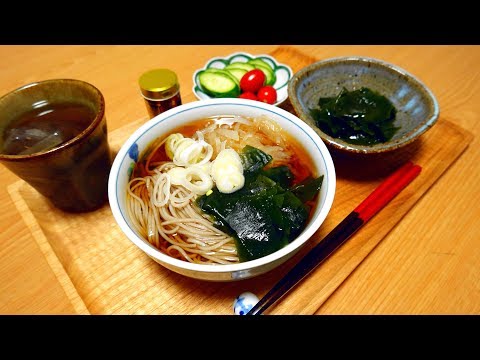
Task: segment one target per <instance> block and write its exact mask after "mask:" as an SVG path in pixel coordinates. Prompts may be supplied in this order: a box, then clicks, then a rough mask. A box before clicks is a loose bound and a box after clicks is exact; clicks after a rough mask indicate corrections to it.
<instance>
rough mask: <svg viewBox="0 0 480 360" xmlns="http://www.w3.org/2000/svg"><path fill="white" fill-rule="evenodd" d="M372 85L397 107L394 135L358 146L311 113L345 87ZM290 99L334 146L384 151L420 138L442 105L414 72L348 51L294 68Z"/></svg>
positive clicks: (343, 149)
mask: <svg viewBox="0 0 480 360" xmlns="http://www.w3.org/2000/svg"><path fill="white" fill-rule="evenodd" d="M343 87H345V88H346V89H347V90H349V91H352V90H357V89H359V88H361V87H368V88H370V89H371V90H374V91H377V92H379V93H380V94H382V95H384V96H385V97H387V98H388V99H389V100H390V101H391V102H392V103H393V105H394V106H395V108H396V109H397V115H396V119H395V122H394V125H395V126H397V127H400V129H399V130H398V131H397V132H396V134H395V135H394V136H393V138H392V139H391V140H390V141H388V142H385V143H379V144H375V145H355V144H350V143H347V142H345V141H343V140H342V139H339V138H334V137H331V136H330V135H328V134H326V133H324V132H323V131H321V130H320V129H319V128H318V127H317V126H316V125H315V121H314V119H313V118H312V116H311V115H310V110H309V109H311V108H315V107H318V99H319V98H320V97H332V96H336V95H338V94H339V93H340V91H341V90H342V88H343ZM288 96H289V98H290V102H291V104H292V106H293V108H294V110H295V112H296V113H297V115H298V117H300V118H301V119H302V120H303V121H304V122H306V123H307V124H308V125H310V126H311V127H312V128H313V129H314V130H315V132H316V133H317V134H318V135H319V136H320V137H321V138H322V140H324V141H325V143H326V144H327V145H329V146H331V147H333V148H336V149H339V150H341V151H344V152H349V153H362V154H371V153H383V152H388V151H392V150H396V149H399V148H401V147H403V146H405V145H407V144H409V143H411V142H413V141H414V140H415V139H417V138H418V137H419V136H420V135H421V134H423V133H424V132H425V131H427V130H428V129H429V128H431V127H432V126H433V125H434V124H435V122H436V121H437V119H438V116H439V107H438V102H437V100H436V99H435V96H434V95H433V93H432V92H431V91H430V90H429V89H428V88H427V86H425V84H423V83H422V82H421V81H420V80H419V79H417V78H416V77H415V76H413V75H412V74H409V73H408V72H407V71H405V70H403V69H401V68H399V67H397V66H395V65H393V64H390V63H387V62H385V61H382V60H378V59H373V58H368V57H358V56H348V57H337V58H331V59H326V60H322V61H318V62H316V63H313V64H311V65H309V66H307V67H304V68H303V69H301V70H300V71H298V72H297V73H295V74H294V75H293V77H292V79H291V80H290V82H289V85H288Z"/></svg>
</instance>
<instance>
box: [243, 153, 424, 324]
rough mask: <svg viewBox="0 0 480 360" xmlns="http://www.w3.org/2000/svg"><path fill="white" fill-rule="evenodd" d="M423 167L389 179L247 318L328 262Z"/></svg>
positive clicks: (408, 166)
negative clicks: (325, 261) (324, 262)
mask: <svg viewBox="0 0 480 360" xmlns="http://www.w3.org/2000/svg"><path fill="white" fill-rule="evenodd" d="M421 170H422V168H421V167H420V166H419V165H414V164H413V163H412V162H411V161H408V162H407V163H406V164H404V165H403V166H401V167H400V168H399V169H397V170H396V171H395V172H394V173H393V174H391V175H390V176H389V177H388V178H386V179H385V180H384V181H383V182H382V183H381V184H380V185H379V186H378V187H377V188H376V189H375V190H374V191H373V192H372V193H371V194H370V195H368V196H367V198H365V200H363V201H362V202H361V203H360V205H358V206H357V207H356V208H355V209H354V210H353V211H352V212H351V213H350V214H348V215H347V217H346V218H345V219H343V220H342V222H340V223H339V224H338V225H337V226H336V227H335V228H334V229H333V230H332V231H331V232H330V233H329V234H328V235H327V236H326V237H325V238H324V239H323V240H322V241H320V243H318V244H317V245H316V246H315V247H314V248H313V249H312V250H310V252H308V253H307V255H306V256H305V257H304V258H303V259H302V260H300V262H299V263H298V264H297V265H295V266H294V267H293V269H292V270H290V271H289V272H288V273H287V275H286V276H285V277H283V278H282V279H281V280H280V281H279V282H278V283H277V284H276V285H275V286H274V287H273V288H272V289H271V290H270V291H269V292H268V293H267V294H266V295H265V296H264V297H263V298H261V299H260V301H259V302H258V303H257V304H256V305H255V306H254V307H253V308H252V309H250V311H249V312H248V313H247V314H246V315H260V314H262V313H263V312H264V311H265V310H267V309H268V308H269V307H270V306H271V305H272V304H274V303H275V302H276V301H277V300H279V299H280V298H281V297H282V296H284V295H285V294H286V293H287V292H289V291H290V290H291V289H292V288H293V287H294V286H295V285H296V284H297V283H299V282H300V281H301V280H302V279H303V278H304V277H306V276H307V275H308V274H309V273H310V272H312V271H313V269H315V268H316V267H317V266H318V265H320V264H321V263H322V262H323V261H324V260H325V259H327V258H328V257H329V256H330V255H331V254H332V253H333V252H334V251H335V250H336V249H337V248H338V247H340V245H342V244H343V243H344V242H345V241H346V240H347V239H348V238H350V236H352V235H353V234H354V233H355V232H356V231H357V230H358V229H360V228H361V227H362V226H363V225H364V224H365V223H366V222H367V221H368V220H370V219H371V218H372V217H373V216H374V215H375V214H376V213H377V212H379V211H380V210H381V209H382V208H383V207H384V206H385V205H387V204H388V203H389V202H390V200H392V199H393V198H394V197H395V196H396V195H397V194H398V193H400V191H402V190H403V189H404V188H405V187H406V186H407V185H408V184H410V182H411V181H412V180H413V179H415V178H416V177H417V175H418V174H419V173H420V171H421Z"/></svg>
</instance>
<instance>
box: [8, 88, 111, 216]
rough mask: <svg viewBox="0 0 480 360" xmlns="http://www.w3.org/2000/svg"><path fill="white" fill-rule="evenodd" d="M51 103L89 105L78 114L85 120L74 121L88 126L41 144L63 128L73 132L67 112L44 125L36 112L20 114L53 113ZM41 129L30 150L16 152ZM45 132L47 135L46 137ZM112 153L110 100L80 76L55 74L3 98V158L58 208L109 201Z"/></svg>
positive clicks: (91, 206)
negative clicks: (56, 76)
mask: <svg viewBox="0 0 480 360" xmlns="http://www.w3.org/2000/svg"><path fill="white" fill-rule="evenodd" d="M49 106H50V107H49ZM52 106H53V107H55V106H56V107H57V108H61V107H62V106H63V107H65V106H73V107H75V106H79V107H81V108H82V109H85V108H86V110H87V111H88V114H89V116H88V117H85V118H83V119H82V118H81V117H82V115H78V114H76V116H77V118H78V117H79V116H80V119H76V120H75V121H78V120H81V121H83V125H82V127H81V128H80V130H78V126H77V130H76V132H74V133H73V134H76V135H74V137H73V138H70V139H68V137H66V136H65V137H64V138H67V140H66V141H63V142H61V141H59V140H55V141H56V142H53V140H52V141H50V144H48V146H47V147H46V148H42V146H43V145H44V144H46V143H48V142H49V139H50V138H51V139H56V136H57V135H58V134H59V133H62V131H63V132H67V133H68V132H69V131H70V130H69V129H70V128H73V127H74V125H75V124H74V121H73V120H71V119H70V116H67V115H68V112H67V113H62V114H67V115H62V116H63V117H59V118H58V119H57V120H60V121H57V122H56V123H55V124H49V125H48V126H46V127H45V128H42V129H41V130H39V129H37V128H36V127H37V126H38V125H35V124H36V121H37V118H36V117H33V118H32V117H30V118H29V122H28V123H27V122H24V123H22V122H20V121H19V119H23V118H22V116H23V117H25V114H31V113H32V111H36V115H37V116H38V117H41V115H42V114H44V113H48V112H52V111H53V110H51V109H52ZM39 109H40V110H39ZM42 109H46V110H45V111H42ZM67 110H68V109H67ZM32 119H33V120H32ZM22 121H23V120H22ZM17 124H18V125H17ZM22 124H30V125H22ZM28 126H32V127H33V128H34V129H33V130H32V129H29V128H28ZM26 128H27V129H26ZM78 131H79V132H78ZM38 134H40V135H39V139H40V140H39V141H37V143H36V144H34V145H32V146H31V147H30V151H18V149H16V150H15V151H12V149H13V148H14V147H15V146H17V145H15V144H17V143H18V142H19V141H20V140H22V141H25V142H26V143H27V142H29V141H30V142H32V141H33V140H32V137H33V138H34V137H35V136H37V135H38ZM45 134H47V135H45ZM48 134H52V135H51V136H48ZM41 136H44V138H43V140H42V138H41ZM62 139H63V138H62ZM34 140H35V141H36V140H38V139H34ZM12 144H13V145H12ZM28 145H29V146H30V145H31V144H30V143H29V144H28ZM17 148H18V146H17ZM27 150H28V149H27ZM29 152H30V153H29ZM111 158H112V156H111V152H110V148H109V144H108V138H107V123H106V118H105V100H104V97H103V95H102V93H101V92H100V91H99V90H98V89H97V88H96V87H95V86H93V85H92V84H89V83H87V82H84V81H81V80H75V79H51V80H45V81H40V82H35V83H32V84H28V85H25V86H22V87H20V88H18V89H16V90H13V91H12V92H10V93H8V94H6V95H4V96H3V97H1V98H0V162H1V163H2V164H3V165H5V166H6V167H7V168H8V169H9V170H10V171H12V172H13V173H15V174H16V175H17V176H18V177H20V178H22V179H23V180H25V181H26V182H27V183H29V184H30V185H31V186H33V187H34V188H35V189H36V190H37V191H38V192H40V193H41V194H42V195H44V196H45V197H46V198H48V199H49V200H50V201H51V203H52V204H53V205H54V206H56V207H57V208H59V209H61V210H63V211H67V212H87V211H93V210H95V209H98V208H100V207H101V206H102V205H103V204H105V203H106V201H107V200H108V196H107V184H108V175H109V171H110V167H111Z"/></svg>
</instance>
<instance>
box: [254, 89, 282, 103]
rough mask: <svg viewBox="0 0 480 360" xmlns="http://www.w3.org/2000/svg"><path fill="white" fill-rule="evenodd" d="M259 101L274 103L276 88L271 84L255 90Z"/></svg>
mask: <svg viewBox="0 0 480 360" xmlns="http://www.w3.org/2000/svg"><path fill="white" fill-rule="evenodd" d="M257 97H258V100H259V101H263V102H266V103H267V104H275V102H276V101H277V90H275V88H274V87H273V86H270V85H268V86H264V87H262V88H260V90H258V92H257Z"/></svg>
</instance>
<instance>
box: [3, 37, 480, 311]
mask: <svg viewBox="0 0 480 360" xmlns="http://www.w3.org/2000/svg"><path fill="white" fill-rule="evenodd" d="M277 48H278V46H276V45H266V46H248V45H247V46H239V45H227V46H224V45H221V46H220V45H215V46H207V45H205V46H193V45H191V46H173V45H172V46H123V45H109V46H87V45H85V46H83V45H82V46H0V55H1V56H0V78H1V79H2V82H1V84H0V92H1V93H5V92H7V91H10V90H12V89H14V88H16V87H18V86H21V85H24V84H26V83H28V82H31V81H35V80H42V79H47V78H53V77H73V78H79V79H83V80H87V81H90V82H92V83H93V84H95V85H96V86H98V87H99V88H100V90H101V91H102V92H103V93H104V95H105V99H106V104H107V108H106V112H107V121H108V124H109V130H111V131H113V130H115V129H118V128H121V127H123V126H125V125H128V124H129V123H131V122H132V119H139V118H141V117H143V116H145V115H146V109H145V106H144V104H143V100H142V99H141V96H140V95H139V92H138V84H137V79H138V76H139V75H140V74H141V73H142V72H143V71H145V70H148V69H150V68H153V67H160V66H161V67H169V68H172V69H174V70H175V71H176V72H177V74H178V76H179V79H180V85H181V91H182V98H183V99H184V102H189V101H192V100H195V98H194V96H193V95H192V94H191V86H192V81H191V75H192V73H193V72H194V71H195V70H196V69H197V68H198V67H201V66H203V65H204V63H205V62H206V61H207V59H208V58H209V57H212V56H225V55H228V54H230V53H232V52H235V51H239V50H241V51H248V52H250V53H254V54H261V53H271V52H272V51H275V49H277ZM291 48H294V49H297V50H300V51H301V52H303V53H305V54H308V55H309V56H310V57H311V58H312V59H323V58H329V57H334V56H340V55H365V56H371V57H376V58H380V59H383V60H386V61H389V62H392V63H395V64H396V65H398V66H400V67H403V68H404V69H407V70H408V71H409V72H410V73H412V74H414V75H416V76H417V77H418V78H419V79H420V80H421V81H423V82H424V83H425V84H426V85H427V86H428V87H430V89H431V90H432V91H433V93H434V94H435V95H436V97H437V99H438V101H439V104H440V111H441V119H445V120H448V122H451V123H455V124H457V125H459V126H461V127H462V128H464V129H466V130H467V131H469V132H471V133H472V134H474V136H475V138H474V139H473V141H472V143H471V145H470V146H469V147H468V148H467V149H466V150H465V152H464V154H463V155H462V156H461V157H460V158H459V159H458V160H457V161H455V162H454V163H453V164H451V165H450V166H449V169H448V170H447V171H446V172H445V173H444V174H443V176H442V177H441V178H440V179H439V180H437V181H436V182H435V184H434V186H433V187H432V188H431V189H430V190H429V191H428V193H426V194H425V195H424V196H423V197H422V198H421V199H419V201H418V202H417V203H416V204H415V206H414V207H413V208H412V209H411V210H410V211H409V213H408V214H407V215H406V216H404V217H403V219H402V220H401V222H399V223H398V224H397V225H396V227H395V228H394V229H393V230H392V231H390V232H389V233H388V234H387V236H386V237H385V238H384V239H383V240H382V242H381V243H380V244H379V245H378V246H376V247H375V248H374V251H372V252H371V253H370V255H369V256H368V257H367V258H366V259H364V260H363V261H362V262H361V264H360V266H358V268H357V269H356V271H355V272H354V273H353V274H350V275H349V276H348V277H347V278H346V280H345V281H343V283H342V285H341V286H340V287H339V288H337V290H336V291H335V292H333V294H332V295H331V296H330V297H329V298H328V300H327V301H325V302H324V303H323V305H322V306H321V307H320V309H319V310H318V312H317V313H318V314H351V313H355V314H369V313H386V314H389V313H394V314H395V313H400V314H401V313H439V314H448V313H463V314H478V313H480V311H479V310H480V309H479V303H480V267H479V266H478V263H479V258H480V256H479V251H480V250H479V249H480V238H479V237H478V234H479V233H480V222H478V220H477V219H478V216H479V215H480V208H479V207H478V205H477V204H478V201H479V200H480V199H479V196H480V195H479V194H480V185H479V184H478V181H475V179H478V177H479V175H480V174H479V169H480V167H479V165H478V164H479V163H480V150H479V144H478V136H477V135H478V134H479V133H480V124H479V122H478V113H479V111H480V92H479V90H480V86H479V82H478V79H479V77H480V68H479V67H478V64H479V63H480V47H479V46H419V45H417V46H407V45H402V46H389V45H381V46H378V45H375V46H373V45H361V46H331V45H328V46H318V45H312V46H292V47H291ZM292 67H293V66H292ZM439 124H440V123H439ZM432 130H433V129H432ZM447 141H448V140H447ZM0 175H1V176H0V181H1V183H2V185H3V186H0V200H1V207H2V209H1V210H2V213H1V214H0V229H1V230H0V269H1V271H0V312H1V313H25V312H30V313H57V312H71V313H75V310H74V307H73V305H72V304H71V301H70V299H69V297H68V296H67V295H66V293H65V291H64V290H63V287H62V286H61V285H60V283H59V281H58V279H57V277H56V275H55V274H54V273H53V271H52V270H51V268H50V266H49V265H48V262H47V261H46V259H45V257H44V255H43V253H42V251H41V250H40V248H39V247H38V246H37V244H36V242H35V239H34V237H33V235H32V233H31V232H30V231H29V229H27V227H26V224H25V222H24V221H23V220H22V217H21V216H20V214H18V212H17V209H16V207H15V205H14V204H13V202H12V200H11V198H10V195H9V194H8V193H7V191H6V187H7V185H9V184H11V183H13V182H15V181H17V178H15V176H13V175H12V174H10V173H9V172H8V171H7V170H6V169H5V168H2V167H0ZM343 176H346V177H355V174H351V173H349V172H348V171H346V172H344V174H343ZM379 176H380V175H379ZM371 180H372V179H371V178H368V177H367V178H366V179H365V178H362V177H358V178H357V179H356V181H357V182H358V184H359V186H361V185H364V184H367V183H370V184H371ZM375 180H376V181H379V180H380V178H376V179H375ZM369 181H370V182H369ZM412 185H413V183H412ZM356 200H357V199H355V198H349V199H345V200H343V201H342V205H343V206H345V208H347V207H348V206H350V207H354V206H355V205H356V203H355V202H356ZM358 200H360V199H358ZM334 206H337V204H334ZM343 215H346V214H343ZM338 216H340V215H338ZM339 219H340V218H338V219H337V218H332V219H329V221H330V225H331V226H334V225H335V224H336V221H337V220H339ZM374 220H377V218H374V219H372V221H374ZM327 224H328V222H327V223H325V225H327ZM372 224H373V223H372ZM366 229H367V228H365V229H363V230H366ZM351 240H353V238H352V239H351ZM29 279H33V280H32V281H31V283H30V282H29V281H30V280H29ZM273 280H275V279H274V278H273V277H272V278H270V277H268V276H267V277H266V280H265V281H267V282H273ZM237 285H238V286H236V287H235V289H231V288H229V287H228V286H227V287H226V288H223V287H222V288H213V289H212V288H209V289H205V290H204V291H203V292H201V291H202V290H195V291H194V290H192V289H191V288H190V287H189V286H190V284H189V283H188V281H183V279H179V280H178V286H180V287H182V288H183V289H187V294H185V296H184V297H183V298H182V301H185V302H189V301H192V300H195V299H198V296H197V291H200V292H201V294H202V297H201V299H204V298H205V297H207V298H215V300H213V301H212V303H211V305H212V306H214V307H215V306H219V305H220V304H224V303H226V302H227V300H228V301H231V299H233V297H234V296H236V295H237V293H236V291H237V290H238V291H243V290H250V291H257V290H259V289H260V288H259V287H255V286H254V285H255V284H253V283H252V282H248V281H246V282H244V283H241V284H237ZM119 291H120V290H119ZM139 291H141V289H139ZM188 291H189V292H188ZM117 297H118V295H117ZM89 300H90V301H91V302H92V303H98V304H100V302H101V301H102V300H101V299H93V298H90V299H89ZM112 301H115V299H113V300H112ZM199 301H200V302H201V301H203V300H199ZM120 302H121V301H120ZM87 306H88V303H87ZM117 306H118V305H117ZM149 306H150V307H149ZM156 306H158V304H154V305H148V304H146V305H145V308H146V311H147V312H152V309H153V308H155V307H156ZM278 310H280V308H279V309H278ZM207 313H208V311H207Z"/></svg>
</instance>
